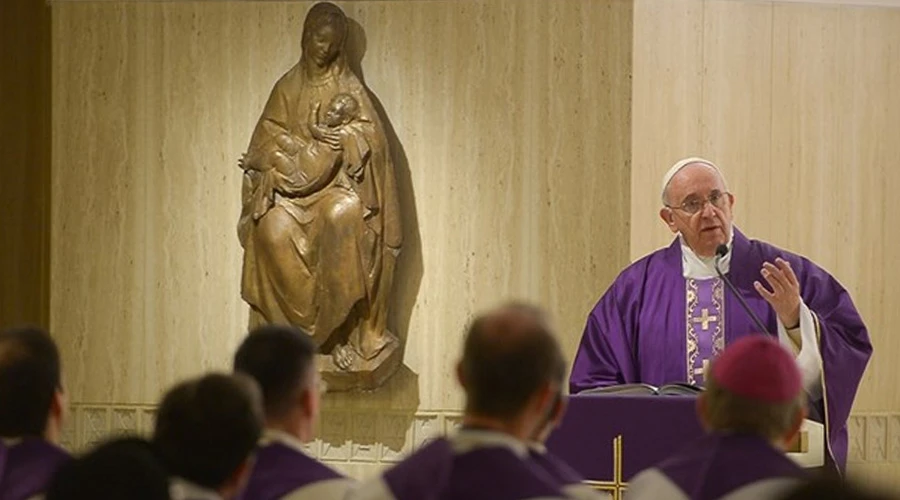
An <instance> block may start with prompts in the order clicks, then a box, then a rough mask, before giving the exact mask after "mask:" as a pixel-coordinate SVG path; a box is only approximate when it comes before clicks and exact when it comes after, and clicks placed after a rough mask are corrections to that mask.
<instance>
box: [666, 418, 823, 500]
mask: <svg viewBox="0 0 900 500" xmlns="http://www.w3.org/2000/svg"><path fill="white" fill-rule="evenodd" d="M655 469H657V470H658V471H660V472H662V473H663V474H665V475H666V476H667V477H668V478H669V479H670V480H671V481H672V482H673V483H675V484H676V485H677V486H678V488H679V489H681V491H683V492H684V494H685V495H686V496H688V497H690V498H691V499H693V500H714V499H716V498H720V497H723V496H725V495H727V494H728V493H731V492H732V491H734V490H737V489H738V488H742V487H744V486H747V485H749V484H750V483H754V482H756V481H762V480H765V479H776V478H788V479H791V478H793V479H797V480H802V479H804V478H806V477H807V474H806V471H805V470H803V469H802V468H800V466H798V465H797V464H795V463H794V462H793V461H792V460H791V459H789V458H788V457H787V456H785V455H784V453H781V452H780V451H778V450H776V449H775V448H773V447H772V445H771V444H769V443H767V442H766V441H765V439H763V438H761V437H759V436H754V435H749V434H710V435H708V436H706V437H704V438H702V439H700V440H698V441H697V442H695V443H692V444H690V445H688V446H687V448H685V449H684V450H682V451H681V452H679V453H677V454H676V455H674V456H672V457H671V458H668V459H666V460H664V461H663V462H662V463H660V464H659V465H657V466H656V467H655Z"/></svg>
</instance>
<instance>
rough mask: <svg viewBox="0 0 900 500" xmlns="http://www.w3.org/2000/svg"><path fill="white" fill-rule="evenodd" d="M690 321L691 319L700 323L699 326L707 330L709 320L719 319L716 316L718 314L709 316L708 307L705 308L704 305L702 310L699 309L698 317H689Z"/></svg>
mask: <svg viewBox="0 0 900 500" xmlns="http://www.w3.org/2000/svg"><path fill="white" fill-rule="evenodd" d="M691 321H693V322H694V323H702V326H701V327H702V328H703V330H704V331H706V330H709V322H710V321H719V318H718V316H710V315H709V309H706V308H705V307H704V308H703V310H701V311H700V317H699V318H691Z"/></svg>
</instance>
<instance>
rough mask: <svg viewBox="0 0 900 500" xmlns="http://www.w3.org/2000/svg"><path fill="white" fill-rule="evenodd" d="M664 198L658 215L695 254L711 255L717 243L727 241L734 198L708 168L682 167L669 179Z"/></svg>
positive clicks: (699, 164) (700, 166)
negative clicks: (681, 237)
mask: <svg viewBox="0 0 900 500" xmlns="http://www.w3.org/2000/svg"><path fill="white" fill-rule="evenodd" d="M665 201H666V205H667V207H666V208H663V209H662V210H661V211H660V217H662V219H663V221H665V223H666V225H667V226H669V229H670V230H672V232H673V233H681V235H682V236H683V237H684V240H685V242H686V243H687V245H688V246H689V247H690V248H691V249H692V250H693V251H694V252H695V253H697V255H700V256H702V257H712V256H714V255H715V254H716V247H717V246H719V245H721V244H723V243H728V240H729V238H730V237H731V226H732V224H731V223H732V219H733V215H732V211H731V209H732V207H733V205H734V197H733V196H731V194H730V193H728V192H727V191H726V188H725V183H724V182H723V180H722V178H721V177H720V176H719V174H718V173H717V172H716V171H715V170H713V169H712V168H711V167H709V166H708V165H705V164H703V163H693V164H690V165H688V166H686V167H684V168H682V169H681V170H680V171H679V172H678V173H677V174H675V176H674V177H672V180H671V181H670V182H669V186H668V188H667V189H666V200H665ZM698 207H699V210H697V211H696V212H695V213H691V211H692V210H694V209H697V208H698Z"/></svg>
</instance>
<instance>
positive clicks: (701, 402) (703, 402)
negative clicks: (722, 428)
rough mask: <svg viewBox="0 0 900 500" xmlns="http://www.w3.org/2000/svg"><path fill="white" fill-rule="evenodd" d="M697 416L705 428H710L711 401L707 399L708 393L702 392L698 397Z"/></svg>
mask: <svg viewBox="0 0 900 500" xmlns="http://www.w3.org/2000/svg"><path fill="white" fill-rule="evenodd" d="M696 411H697V418H698V419H699V420H700V424H701V425H702V426H703V428H704V429H706V430H709V401H707V399H706V393H700V396H699V397H698V398H697V405H696Z"/></svg>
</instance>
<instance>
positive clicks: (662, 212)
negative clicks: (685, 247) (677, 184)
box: [659, 207, 678, 233]
mask: <svg viewBox="0 0 900 500" xmlns="http://www.w3.org/2000/svg"><path fill="white" fill-rule="evenodd" d="M659 218H660V219H662V221H663V222H665V223H666V226H667V227H668V228H669V231H672V232H673V233H677V232H678V228H677V227H675V214H674V213H673V212H672V209H671V208H668V207H663V208H661V209H659Z"/></svg>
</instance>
